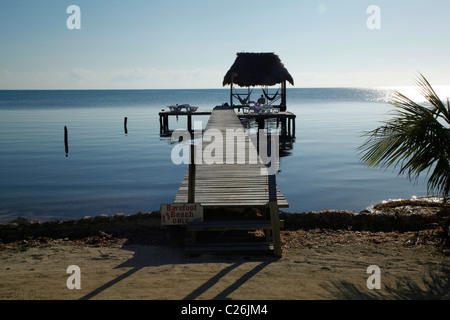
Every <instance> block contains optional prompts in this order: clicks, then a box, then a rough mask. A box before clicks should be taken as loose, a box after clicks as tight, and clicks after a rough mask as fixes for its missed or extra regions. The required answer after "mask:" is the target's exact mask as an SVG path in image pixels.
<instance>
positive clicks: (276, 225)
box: [267, 136, 283, 258]
mask: <svg viewBox="0 0 450 320" xmlns="http://www.w3.org/2000/svg"><path fill="white" fill-rule="evenodd" d="M271 143H272V142H271V139H270V136H268V139H267V152H270V150H271ZM276 147H277V148H278V146H276ZM271 156H272V155H271ZM274 161H277V159H275V160H274ZM271 165H272V166H273V165H274V164H273V163H271ZM275 174H276V173H274V174H269V175H268V177H267V178H268V184H269V208H270V221H271V223H272V241H273V255H274V256H275V257H277V258H281V257H282V256H283V252H282V250H281V235H280V214H279V210H278V202H277V182H276V176H275Z"/></svg>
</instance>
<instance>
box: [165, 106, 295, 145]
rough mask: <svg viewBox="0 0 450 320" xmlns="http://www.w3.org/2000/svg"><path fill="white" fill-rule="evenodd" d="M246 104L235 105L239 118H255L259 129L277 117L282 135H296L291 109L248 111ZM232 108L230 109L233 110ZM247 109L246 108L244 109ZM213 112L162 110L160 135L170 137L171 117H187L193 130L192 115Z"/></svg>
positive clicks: (189, 126) (206, 114)
mask: <svg viewBox="0 0 450 320" xmlns="http://www.w3.org/2000/svg"><path fill="white" fill-rule="evenodd" d="M243 108H245V106H234V107H233V109H237V112H235V114H236V116H237V117H238V118H239V119H255V121H256V123H257V124H258V129H264V127H265V121H266V120H268V119H275V120H276V121H277V126H280V128H281V136H286V137H295V118H296V115H295V114H294V113H292V112H289V111H279V112H271V113H254V112H251V113H248V112H243V111H241V109H243ZM233 109H230V110H233ZM243 110H245V109H243ZM211 114H212V110H196V111H170V110H162V111H160V112H159V131H160V135H161V136H163V137H168V136H170V134H171V132H172V131H171V130H170V128H169V118H170V117H176V118H177V119H178V118H179V117H186V119H187V121H186V128H187V130H189V131H192V117H194V116H209V115H211Z"/></svg>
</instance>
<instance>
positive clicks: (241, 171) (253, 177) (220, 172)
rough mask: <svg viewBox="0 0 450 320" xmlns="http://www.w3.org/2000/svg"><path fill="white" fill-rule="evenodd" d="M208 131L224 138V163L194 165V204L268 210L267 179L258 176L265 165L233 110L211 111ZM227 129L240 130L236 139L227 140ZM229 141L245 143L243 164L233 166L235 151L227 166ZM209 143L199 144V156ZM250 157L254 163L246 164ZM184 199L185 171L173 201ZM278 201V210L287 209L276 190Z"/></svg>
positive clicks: (184, 200) (186, 184)
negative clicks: (200, 145)
mask: <svg viewBox="0 0 450 320" xmlns="http://www.w3.org/2000/svg"><path fill="white" fill-rule="evenodd" d="M208 129H216V130H220V132H221V133H222V136H223V137H225V138H224V139H223V158H222V160H223V161H221V163H223V164H217V163H214V164H210V165H208V164H204V163H201V164H197V165H196V185H195V202H197V203H200V204H201V205H202V206H204V207H225V206H226V207H267V206H268V203H269V192H268V177H267V175H261V169H263V168H265V166H264V164H263V163H262V162H261V161H260V158H259V157H258V156H257V153H256V148H255V146H254V145H253V143H252V142H251V140H250V139H249V138H248V135H247V134H246V133H245V132H244V130H243V127H242V124H241V122H240V121H239V119H238V117H237V116H236V113H235V112H234V110H232V109H225V110H221V109H219V110H213V112H212V113H211V116H210V119H209V121H208V123H207V125H206V128H205V130H208ZM227 129H232V130H236V129H240V130H237V131H234V132H235V136H236V137H229V136H227V134H226V133H227ZM231 139H233V141H234V144H236V143H237V141H239V140H241V141H242V140H244V141H245V145H244V149H245V155H246V157H245V159H244V161H245V163H243V164H242V163H236V162H237V158H236V156H237V155H236V152H234V157H233V163H232V164H227V163H226V160H227V158H226V157H227V151H228V150H227V148H226V146H227V142H228V143H229V142H230V141H231ZM227 140H228V141H227ZM209 144H210V142H209V141H207V142H203V143H202V154H203V151H204V150H205V148H207V146H208V145H209ZM241 146H242V145H241ZM235 150H236V146H235ZM240 151H242V150H240ZM250 154H252V155H254V156H255V157H256V159H257V160H258V161H257V163H248V162H249V161H248V159H249V155H250ZM251 159H255V158H251ZM228 160H230V158H229V159H228ZM187 197H188V172H186V175H185V177H184V179H183V182H182V183H181V187H180V188H179V190H178V193H177V195H176V196H175V200H174V202H175V203H185V202H187ZM277 200H278V206H279V207H284V208H286V207H288V206H289V204H288V202H287V201H286V199H285V198H284V196H283V195H282V194H281V192H280V191H279V190H278V189H277Z"/></svg>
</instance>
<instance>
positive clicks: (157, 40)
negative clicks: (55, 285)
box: [0, 0, 450, 89]
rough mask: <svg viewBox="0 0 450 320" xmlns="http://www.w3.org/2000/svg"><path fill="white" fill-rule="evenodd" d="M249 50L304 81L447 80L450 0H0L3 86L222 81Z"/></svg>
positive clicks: (210, 84) (203, 84)
mask: <svg viewBox="0 0 450 320" xmlns="http://www.w3.org/2000/svg"><path fill="white" fill-rule="evenodd" d="M70 5H77V6H79V8H80V10H81V16H80V17H81V18H80V22H81V29H80V30H76V29H74V30H70V29H68V28H67V25H66V21H67V19H68V18H69V17H70V16H71V14H68V13H67V12H66V10H67V7H69V6H70ZM370 5H377V6H378V7H379V8H380V15H379V20H377V21H379V22H380V25H379V26H380V29H369V28H368V26H367V20H368V19H369V20H370V21H372V22H373V21H374V20H371V17H373V12H372V13H367V8H368V7H369V6H370ZM244 51H245V52H275V53H276V54H278V55H279V57H280V59H281V60H282V62H283V63H284V64H285V66H286V68H287V69H288V71H289V72H290V73H291V75H292V76H293V78H294V81H295V87H387V86H404V85H411V84H412V83H413V80H414V77H415V76H416V75H417V73H418V72H421V73H423V74H424V75H425V76H426V77H427V78H428V80H429V81H430V82H431V83H432V84H434V85H450V81H449V78H450V1H448V0H426V1H425V0H370V1H365V0H341V1H337V0H329V1H325V0H323V1H322V0H317V1H316V0H307V1H306V0H305V1H300V0H271V1H267V0H222V1H218V0H129V1H115V0H109V1H106V0H70V1H66V0H28V1H25V0H14V1H1V2H0V89H165V88H167V89H172V88H221V87H222V80H223V77H224V75H225V73H226V72H227V71H228V69H229V68H230V67H231V65H232V64H233V62H234V60H235V58H236V53H237V52H244Z"/></svg>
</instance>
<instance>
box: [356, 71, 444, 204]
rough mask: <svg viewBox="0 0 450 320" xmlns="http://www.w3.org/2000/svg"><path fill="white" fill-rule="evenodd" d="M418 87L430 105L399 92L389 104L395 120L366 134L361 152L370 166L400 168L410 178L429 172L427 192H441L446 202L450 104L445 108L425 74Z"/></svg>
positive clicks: (402, 173) (388, 121) (419, 80)
mask: <svg viewBox="0 0 450 320" xmlns="http://www.w3.org/2000/svg"><path fill="white" fill-rule="evenodd" d="M417 84H418V87H419V91H420V92H421V94H422V95H423V96H424V97H425V99H426V100H427V101H428V103H429V106H422V105H419V104H418V103H416V102H414V101H412V100H411V99H409V98H408V97H406V96H404V95H403V94H401V93H399V92H396V93H395V94H394V96H393V98H392V100H391V102H390V104H391V105H392V106H394V107H395V108H396V112H395V117H394V118H392V119H390V120H387V121H385V122H384V123H383V125H382V126H380V127H379V128H376V129H375V130H372V131H369V132H366V133H365V134H364V135H363V136H366V137H367V140H366V141H365V142H364V143H363V144H362V145H361V146H360V147H359V148H358V150H359V151H360V154H362V157H361V161H362V162H363V163H364V164H366V165H368V166H370V167H378V166H380V167H384V168H389V167H391V166H394V167H398V166H399V167H400V169H399V175H406V176H407V177H408V178H409V179H413V178H417V177H419V175H420V174H421V173H422V172H426V175H429V179H428V183H427V188H428V193H435V192H437V193H440V194H442V195H443V196H444V199H445V198H446V197H447V196H448V192H449V186H450V129H449V128H447V127H446V126H444V124H445V123H447V124H450V109H449V102H448V101H447V106H446V105H445V104H444V103H443V102H442V101H441V100H440V99H439V97H438V96H437V94H436V92H435V91H434V90H433V88H432V87H431V85H430V84H429V83H428V81H427V80H426V79H425V77H423V75H420V78H419V79H418V82H417ZM430 172H431V175H430Z"/></svg>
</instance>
